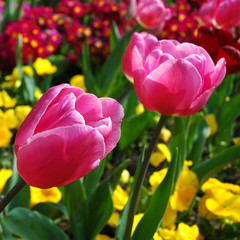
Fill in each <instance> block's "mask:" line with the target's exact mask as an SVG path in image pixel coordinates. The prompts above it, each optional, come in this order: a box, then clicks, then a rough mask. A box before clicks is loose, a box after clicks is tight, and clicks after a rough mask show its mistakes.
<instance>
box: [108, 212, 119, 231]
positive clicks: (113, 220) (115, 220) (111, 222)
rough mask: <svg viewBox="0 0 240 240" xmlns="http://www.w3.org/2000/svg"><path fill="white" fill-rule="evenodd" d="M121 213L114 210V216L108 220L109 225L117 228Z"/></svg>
mask: <svg viewBox="0 0 240 240" xmlns="http://www.w3.org/2000/svg"><path fill="white" fill-rule="evenodd" d="M119 216H120V214H119V213H118V212H116V211H115V212H113V214H112V216H111V217H110V219H109V220H108V223H107V224H108V225H109V226H111V227H113V228H116V227H117V223H118V219H119Z"/></svg>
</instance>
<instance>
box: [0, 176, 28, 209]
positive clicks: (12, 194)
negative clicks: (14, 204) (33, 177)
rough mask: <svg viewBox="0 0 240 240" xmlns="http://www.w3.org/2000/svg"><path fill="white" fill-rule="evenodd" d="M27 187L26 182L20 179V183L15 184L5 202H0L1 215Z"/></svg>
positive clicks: (4, 199)
mask: <svg viewBox="0 0 240 240" xmlns="http://www.w3.org/2000/svg"><path fill="white" fill-rule="evenodd" d="M25 185H26V183H25V181H24V180H23V179H22V178H20V179H19V181H18V182H17V183H16V184H15V186H14V187H13V188H12V189H11V190H10V191H9V192H8V193H7V194H6V195H5V197H4V198H3V200H2V201H1V202H0V213H1V212H2V211H3V210H4V208H5V207H6V206H7V205H8V203H9V202H10V201H12V199H13V198H14V197H15V196H16V195H17V193H18V192H19V191H20V190H21V189H22V188H23V187H24V186H25Z"/></svg>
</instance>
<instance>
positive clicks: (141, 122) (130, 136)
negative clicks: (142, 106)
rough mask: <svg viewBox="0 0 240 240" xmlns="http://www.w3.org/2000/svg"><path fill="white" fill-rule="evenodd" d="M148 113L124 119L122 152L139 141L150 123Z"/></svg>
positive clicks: (121, 141)
mask: <svg viewBox="0 0 240 240" xmlns="http://www.w3.org/2000/svg"><path fill="white" fill-rule="evenodd" d="M147 115H148V112H147V111H145V112H144V113H143V114H140V115H133V116H131V117H129V118H124V119H123V121H122V126H121V138H120V141H119V147H120V149H121V150H123V149H126V148H127V147H128V146H129V145H130V144H132V143H133V142H134V141H136V140H137V139H138V137H139V136H140V135H141V134H142V133H143V131H144V129H145V127H146V126H147V123H148V117H147Z"/></svg>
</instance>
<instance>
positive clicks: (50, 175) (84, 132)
mask: <svg viewBox="0 0 240 240" xmlns="http://www.w3.org/2000/svg"><path fill="white" fill-rule="evenodd" d="M122 118H123V108H122V106H121V105H120V104H119V103H118V102H117V101H115V100H114V99H111V98H97V97H96V96H95V95H93V94H88V93H85V92H84V91H83V90H82V89H80V88H76V87H71V86H69V85H68V84H62V85H59V86H56V87H53V88H50V89H49V90H48V91H47V92H46V93H45V94H44V95H43V96H42V98H41V99H40V100H39V101H38V102H37V104H36V105H35V106H34V107H33V109H32V111H31V112H30V113H29V115H28V116H27V118H26V119H25V121H24V122H23V124H22V125H21V127H20V128H19V130H18V133H17V136H16V140H15V153H16V156H17V168H18V171H19V174H20V175H21V176H22V178H23V179H24V180H25V181H26V183H27V184H29V185H31V186H34V187H38V188H43V189H45V188H51V187H54V186H62V185H65V184H68V183H71V182H73V181H75V180H77V179H79V178H81V177H83V176H84V175H86V174H87V173H88V172H90V171H91V170H93V169H94V168H95V167H97V166H98V164H99V162H100V160H101V159H102V158H104V157H105V156H106V155H107V154H108V153H109V152H110V151H111V150H112V149H113V148H114V147H115V146H116V144H117V142H118V140H119V138H120V125H121V121H122Z"/></svg>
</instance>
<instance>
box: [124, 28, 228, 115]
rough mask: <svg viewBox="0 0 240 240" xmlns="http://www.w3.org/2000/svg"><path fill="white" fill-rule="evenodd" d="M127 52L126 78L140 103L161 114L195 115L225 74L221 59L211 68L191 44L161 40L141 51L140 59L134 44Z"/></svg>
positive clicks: (206, 56) (208, 59)
mask: <svg viewBox="0 0 240 240" xmlns="http://www.w3.org/2000/svg"><path fill="white" fill-rule="evenodd" d="M135 35H139V33H135ZM133 37H135V38H137V36H133ZM128 51H129V52H131V54H130V53H129V52H128V55H129V56H131V57H132V59H131V64H132V67H131V73H130V75H132V76H133V80H134V87H135V90H136V93H137V96H138V98H139V100H140V102H141V103H142V104H143V105H144V106H145V107H146V108H147V109H148V110H151V111H156V112H159V113H161V114H162V115H175V116H189V115H192V114H194V113H196V112H198V111H199V110H200V109H201V108H202V107H203V106H204V105H205V103H206V102H207V100H208V99H209V97H210V96H211V94H212V92H213V90H214V89H215V88H216V87H217V86H218V85H219V84H220V83H221V82H222V80H223V78H224V76H225V74H226V66H225V59H224V58H222V59H220V60H219V61H218V62H217V64H216V65H214V63H213V61H212V59H211V57H210V56H209V54H208V53H207V52H206V51H205V50H204V49H203V48H202V47H199V46H196V45H194V44H191V43H182V44H180V43H179V42H178V41H175V40H161V41H158V42H156V43H155V44H154V46H151V51H145V52H147V53H148V54H147V55H145V56H144V57H143V56H142V50H139V47H138V45H137V44H136V45H132V46H131V50H130V49H128Z"/></svg>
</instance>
